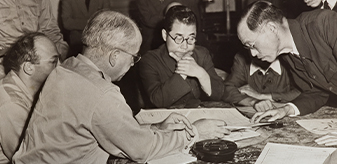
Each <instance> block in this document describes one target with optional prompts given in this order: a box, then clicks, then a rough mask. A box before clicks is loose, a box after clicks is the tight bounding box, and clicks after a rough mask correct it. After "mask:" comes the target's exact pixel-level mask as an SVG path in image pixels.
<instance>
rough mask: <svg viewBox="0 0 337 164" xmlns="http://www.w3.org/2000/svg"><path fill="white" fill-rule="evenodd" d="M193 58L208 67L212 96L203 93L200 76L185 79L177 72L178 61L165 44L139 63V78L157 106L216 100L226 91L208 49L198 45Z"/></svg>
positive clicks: (206, 68)
mask: <svg viewBox="0 0 337 164" xmlns="http://www.w3.org/2000/svg"><path fill="white" fill-rule="evenodd" d="M192 57H193V58H194V59H195V61H196V63H197V64H198V65H199V66H201V67H202V68H204V69H205V71H206V72H207V73H208V75H209V77H210V80H211V87H212V94H211V96H210V97H207V96H206V94H205V93H204V92H203V90H202V89H201V86H200V84H199V81H198V79H196V78H194V77H187V78H186V80H184V79H183V78H182V77H181V76H180V75H179V74H177V73H175V72H174V71H175V69H176V64H177V62H176V61H175V60H174V59H173V58H172V57H170V56H169V54H168V51H167V48H166V45H165V44H164V45H162V46H160V47H159V48H158V49H156V50H152V51H149V52H148V53H147V54H146V55H144V57H143V58H142V60H141V61H140V65H139V66H140V69H139V71H140V77H141V80H142V83H143V86H144V89H145V91H146V93H147V95H148V96H149V98H150V100H151V102H152V103H153V104H154V105H155V106H156V107H170V106H172V105H175V106H177V105H183V106H182V107H184V106H185V107H187V106H189V105H196V106H198V105H199V104H198V103H197V102H198V101H199V102H200V100H214V101H217V100H220V99H221V97H222V95H223V92H224V84H223V81H222V79H221V77H219V76H218V75H217V74H216V72H215V70H214V65H213V62H212V58H211V55H210V54H209V51H208V50H207V49H206V48H204V47H201V46H197V45H196V46H195V48H194V50H193V54H192ZM203 95H204V96H203ZM205 96H206V97H205ZM196 106H189V107H196ZM180 107H181V106H180Z"/></svg>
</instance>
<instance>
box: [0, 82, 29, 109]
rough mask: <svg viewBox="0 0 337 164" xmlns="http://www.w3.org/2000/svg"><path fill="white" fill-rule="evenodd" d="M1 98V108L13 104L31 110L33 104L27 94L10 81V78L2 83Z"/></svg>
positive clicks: (0, 86) (0, 87)
mask: <svg viewBox="0 0 337 164" xmlns="http://www.w3.org/2000/svg"><path fill="white" fill-rule="evenodd" d="M21 87H23V86H21ZM0 97H1V98H0V106H2V105H5V104H6V105H10V104H13V105H18V106H22V107H26V108H29V107H30V106H31V103H32V100H30V98H29V96H28V95H27V94H26V92H25V91H23V90H22V89H21V88H20V87H19V86H18V85H16V83H14V82H12V81H10V77H7V78H4V79H2V80H1V81H0Z"/></svg>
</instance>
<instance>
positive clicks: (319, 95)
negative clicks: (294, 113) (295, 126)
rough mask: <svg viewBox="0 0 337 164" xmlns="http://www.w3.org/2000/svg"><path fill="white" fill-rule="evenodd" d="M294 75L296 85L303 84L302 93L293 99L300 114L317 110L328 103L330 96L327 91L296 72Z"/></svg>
mask: <svg viewBox="0 0 337 164" xmlns="http://www.w3.org/2000/svg"><path fill="white" fill-rule="evenodd" d="M292 75H293V78H294V81H295V82H296V85H298V86H301V87H300V88H301V94H300V95H299V96H298V97H296V98H295V99H294V100H293V101H291V102H292V103H293V104H294V105H296V107H297V108H298V110H299V111H300V115H306V114H309V113H313V112H316V111H317V110H318V109H319V108H321V107H322V106H323V105H325V104H326V102H327V101H328V98H329V94H328V93H327V92H325V91H323V90H322V89H320V88H317V87H315V86H314V85H312V84H311V83H310V82H307V81H304V80H303V79H302V78H300V77H298V76H297V74H296V73H292Z"/></svg>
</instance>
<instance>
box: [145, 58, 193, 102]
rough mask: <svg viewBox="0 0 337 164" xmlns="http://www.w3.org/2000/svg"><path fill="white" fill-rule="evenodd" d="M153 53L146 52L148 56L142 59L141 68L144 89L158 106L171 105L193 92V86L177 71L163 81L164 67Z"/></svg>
mask: <svg viewBox="0 0 337 164" xmlns="http://www.w3.org/2000/svg"><path fill="white" fill-rule="evenodd" d="M151 55H152V54H151V53H148V54H146V55H145V56H147V57H146V58H144V59H142V60H141V61H140V69H139V70H140V77H141V80H142V83H143V86H144V89H145V91H146V93H147V95H148V96H149V98H150V101H151V102H152V103H153V104H154V105H155V106H156V107H169V106H171V105H172V104H173V103H174V102H176V101H177V100H179V99H180V98H181V97H183V96H184V95H186V94H187V93H189V92H191V86H190V85H189V84H188V82H186V81H185V80H184V79H183V78H182V77H181V76H180V75H179V74H176V73H173V74H172V76H171V77H169V78H168V79H167V80H165V81H162V78H161V75H160V73H161V70H162V69H164V68H163V66H161V65H158V61H157V60H156V59H155V58H154V57H152V56H151Z"/></svg>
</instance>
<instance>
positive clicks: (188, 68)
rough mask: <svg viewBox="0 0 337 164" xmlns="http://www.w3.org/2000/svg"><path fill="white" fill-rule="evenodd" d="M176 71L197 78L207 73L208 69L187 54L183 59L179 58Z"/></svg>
mask: <svg viewBox="0 0 337 164" xmlns="http://www.w3.org/2000/svg"><path fill="white" fill-rule="evenodd" d="M175 72H176V73H178V74H182V75H186V76H190V77H197V78H199V76H202V75H203V74H205V73H206V71H205V70H204V69H203V68H202V67H200V66H199V65H198V64H197V63H196V62H195V60H194V58H193V57H191V56H187V57H186V56H185V57H183V58H182V59H181V60H179V61H178V64H177V68H176V70H175ZM206 74H207V73H206Z"/></svg>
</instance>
